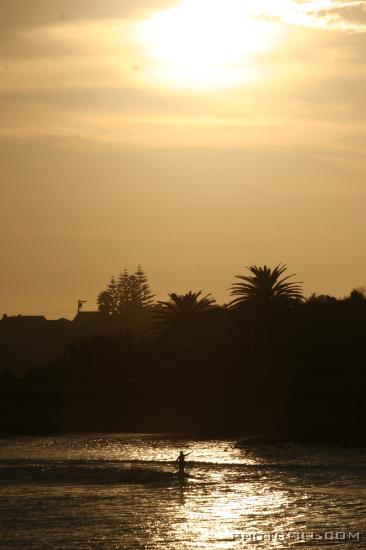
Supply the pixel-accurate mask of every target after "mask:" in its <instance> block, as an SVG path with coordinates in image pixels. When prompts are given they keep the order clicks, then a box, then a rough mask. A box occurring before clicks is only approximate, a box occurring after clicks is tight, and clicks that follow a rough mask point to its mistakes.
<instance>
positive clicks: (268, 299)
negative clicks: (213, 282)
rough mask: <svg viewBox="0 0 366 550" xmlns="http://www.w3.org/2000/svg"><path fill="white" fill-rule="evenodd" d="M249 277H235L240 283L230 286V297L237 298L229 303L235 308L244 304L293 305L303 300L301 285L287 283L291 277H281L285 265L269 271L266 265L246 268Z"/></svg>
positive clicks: (291, 282)
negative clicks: (249, 273)
mask: <svg viewBox="0 0 366 550" xmlns="http://www.w3.org/2000/svg"><path fill="white" fill-rule="evenodd" d="M248 269H249V271H250V272H251V275H236V277H235V278H236V279H240V282H238V283H234V284H233V285H231V287H230V288H231V296H237V298H235V299H234V300H232V301H231V302H230V305H231V306H232V307H237V306H240V305H242V304H243V303H246V302H252V303H256V304H262V305H265V304H271V303H273V304H283V305H293V304H295V303H299V302H301V301H302V300H303V295H302V283H299V282H293V281H289V279H290V278H291V277H293V276H294V274H292V275H287V276H286V277H282V278H281V275H282V274H283V273H284V272H285V271H286V269H287V266H286V265H281V264H279V265H277V266H276V267H275V268H273V269H271V268H270V267H267V266H266V265H265V266H263V267H257V266H256V265H252V266H251V267H248Z"/></svg>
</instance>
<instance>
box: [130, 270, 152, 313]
mask: <svg viewBox="0 0 366 550" xmlns="http://www.w3.org/2000/svg"><path fill="white" fill-rule="evenodd" d="M133 277H134V280H133V283H134V286H133V288H134V290H135V293H136V298H137V300H136V301H137V304H138V305H139V306H141V307H148V306H151V305H152V304H153V303H154V294H153V293H152V292H151V290H150V285H149V283H148V280H147V277H146V275H145V273H144V271H143V269H142V267H141V265H138V266H137V271H136V273H135V274H134V276H133Z"/></svg>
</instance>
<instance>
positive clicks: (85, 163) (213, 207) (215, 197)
mask: <svg viewBox="0 0 366 550" xmlns="http://www.w3.org/2000/svg"><path fill="white" fill-rule="evenodd" d="M0 7H1V18H0V186H1V201H0V229H1V232H0V246H1V248H0V249H1V259H2V262H1V265H2V268H1V271H0V314H1V313H7V314H10V315H15V314H19V313H21V314H25V315H26V314H28V315H30V314H44V315H46V316H47V317H49V318H57V317H61V316H62V317H67V318H72V317H73V315H74V314H75V310H76V306H77V300H78V299H84V300H87V301H88V302H87V304H86V309H94V308H95V300H96V296H97V294H98V293H99V292H100V291H101V290H103V289H104V288H105V287H106V285H107V284H108V281H109V279H110V277H111V275H118V274H119V272H121V271H122V270H123V269H124V268H127V269H128V270H130V271H134V270H135V269H136V267H137V265H138V264H142V266H143V268H144V270H145V272H146V274H147V276H148V279H149V281H150V284H151V287H152V290H153V292H154V293H155V294H156V297H157V299H166V298H167V293H168V292H178V293H183V292H187V291H189V290H193V291H198V290H202V291H203V292H204V293H212V294H213V296H214V297H215V298H216V300H217V301H218V302H219V303H224V302H227V301H228V300H229V292H228V288H229V286H230V285H231V284H232V283H233V281H234V276H235V275H237V274H240V273H244V272H245V270H246V266H250V265H253V264H256V265H264V264H266V265H270V266H275V265H277V264H279V263H285V264H287V265H288V269H289V271H290V272H291V273H295V274H296V280H299V281H303V282H304V292H305V295H307V296H308V295H310V294H311V293H313V292H316V293H328V294H333V295H336V296H345V295H347V294H349V292H350V291H351V290H352V289H353V288H357V287H362V286H365V285H366V255H365V247H364V238H365V235H366V216H365V214H364V211H365V204H366V202H365V199H366V187H365V185H366V178H365V176H366V161H365V152H366V151H365V143H366V94H365V89H366V88H365V84H366V65H365V63H364V59H365V56H366V2H365V1H353V0H344V1H337V0H333V1H332V0H314V1H311V2H310V1H304V0H302V1H300V0H297V1H296V0H182V1H172V0H165V1H164V0H139V1H138V2H136V0H103V2H100V0H0Z"/></svg>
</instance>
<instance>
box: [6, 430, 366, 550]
mask: <svg viewBox="0 0 366 550" xmlns="http://www.w3.org/2000/svg"><path fill="white" fill-rule="evenodd" d="M181 449H183V450H184V451H186V452H188V451H191V455H190V456H189V457H188V458H187V474H188V475H187V476H185V477H184V478H182V477H179V476H177V475H176V474H175V471H176V465H175V464H174V459H175V458H176V457H177V455H178V452H179V451H180V450H181ZM365 512H366V456H365V451H364V450H362V449H356V448H351V447H344V448H343V447H336V446H333V447H330V446H304V445H292V444H291V445H286V444H281V443H266V442H261V441H258V440H257V441H256V440H246V441H245V442H244V444H243V445H242V447H241V448H240V449H239V448H236V447H235V441H233V440H199V441H198V440H188V439H186V440H182V439H178V438H176V437H173V436H169V435H160V436H157V435H154V436H151V435H126V434H123V435H112V436H110V435H98V434H96V435H88V436H78V437H76V436H69V437H68V436H65V437H42V438H39V437H20V438H4V439H1V440H0V548H2V549H3V548H5V549H6V548H19V549H28V548H31V549H36V550H42V549H43V548H45V549H52V550H58V549H65V550H70V549H73V548H78V549H79V548H80V549H89V548H93V549H94V548H95V549H134V548H141V549H144V548H151V549H159V550H160V549H161V550H173V549H174V550H180V549H191V548H192V549H193V548H195V549H231V548H233V549H238V548H250V549H256V548H278V549H283V548H294V547H296V548H319V547H321V548H339V549H344V548H355V549H356V548H357V549H359V548H366V539H365V534H366V533H365V532H366V513H365ZM343 533H345V535H344V534H343ZM358 533H359V534H360V537H358V536H357V534H358ZM349 534H351V538H349ZM344 536H345V537H348V538H347V540H344V541H343V540H340V539H342V538H343V537H344ZM358 538H359V540H358Z"/></svg>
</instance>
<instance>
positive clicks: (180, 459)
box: [176, 451, 192, 474]
mask: <svg viewBox="0 0 366 550" xmlns="http://www.w3.org/2000/svg"><path fill="white" fill-rule="evenodd" d="M191 452H192V451H191ZM191 452H190V453H186V454H184V453H183V451H180V453H179V456H178V457H177V460H176V462H178V465H179V473H180V474H184V468H185V465H186V462H185V459H186V456H188V455H190V454H191Z"/></svg>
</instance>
